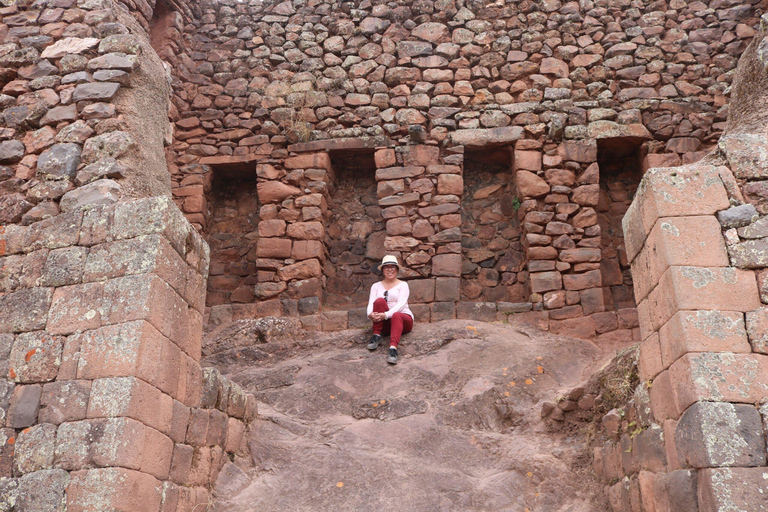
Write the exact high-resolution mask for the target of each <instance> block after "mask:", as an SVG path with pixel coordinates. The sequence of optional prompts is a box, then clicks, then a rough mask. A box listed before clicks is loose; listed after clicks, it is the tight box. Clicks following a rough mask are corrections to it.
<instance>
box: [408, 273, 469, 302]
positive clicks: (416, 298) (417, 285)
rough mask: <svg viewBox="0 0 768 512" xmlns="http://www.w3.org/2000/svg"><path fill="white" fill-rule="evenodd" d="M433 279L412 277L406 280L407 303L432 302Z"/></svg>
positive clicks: (433, 292) (433, 295)
mask: <svg viewBox="0 0 768 512" xmlns="http://www.w3.org/2000/svg"><path fill="white" fill-rule="evenodd" d="M435 281H436V280H435V279H412V280H410V281H408V289H409V291H410V296H409V298H408V303H409V304H410V303H416V304H418V303H425V302H434V300H435ZM457 281H458V280H457Z"/></svg>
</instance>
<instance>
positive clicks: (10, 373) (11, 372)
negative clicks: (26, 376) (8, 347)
mask: <svg viewBox="0 0 768 512" xmlns="http://www.w3.org/2000/svg"><path fill="white" fill-rule="evenodd" d="M8 375H10V377H11V378H12V379H15V378H16V371H15V370H14V369H13V368H10V369H9V370H8Z"/></svg>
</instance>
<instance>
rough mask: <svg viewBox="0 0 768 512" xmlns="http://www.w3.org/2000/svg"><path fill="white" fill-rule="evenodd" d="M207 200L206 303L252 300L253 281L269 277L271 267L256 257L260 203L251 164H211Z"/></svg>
mask: <svg viewBox="0 0 768 512" xmlns="http://www.w3.org/2000/svg"><path fill="white" fill-rule="evenodd" d="M211 174H212V178H213V179H212V184H211V188H210V192H209V193H208V194H207V195H206V196H207V197H206V198H207V203H208V212H209V216H208V229H207V237H206V239H207V241H208V245H209V246H210V249H211V267H210V276H209V278H208V293H207V296H206V306H218V305H222V304H244V303H251V302H254V300H255V299H256V297H254V285H256V284H257V283H259V282H267V281H273V280H275V279H276V277H277V274H276V273H275V271H274V270H272V271H270V270H268V269H262V270H260V269H259V268H258V267H257V264H256V261H257V257H256V244H257V243H258V241H259V231H258V230H259V221H260V220H261V219H260V206H261V205H260V204H259V197H258V194H257V190H256V172H255V170H254V165H253V164H252V163H251V164H237V165H220V166H215V167H213V170H212V173H211Z"/></svg>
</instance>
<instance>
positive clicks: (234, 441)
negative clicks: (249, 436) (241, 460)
mask: <svg viewBox="0 0 768 512" xmlns="http://www.w3.org/2000/svg"><path fill="white" fill-rule="evenodd" d="M244 437H245V424H244V423H243V422H242V421H240V420H238V419H237V418H229V420H228V424H227V439H226V441H225V442H224V450H225V451H227V452H229V453H238V452H239V450H240V445H241V444H242V442H243V439H244Z"/></svg>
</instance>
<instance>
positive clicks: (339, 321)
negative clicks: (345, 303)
mask: <svg viewBox="0 0 768 512" xmlns="http://www.w3.org/2000/svg"><path fill="white" fill-rule="evenodd" d="M347 318H348V314H347V312H346V311H325V312H323V313H320V324H321V326H322V329H323V330H324V331H343V330H344V329H346V328H347Z"/></svg>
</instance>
